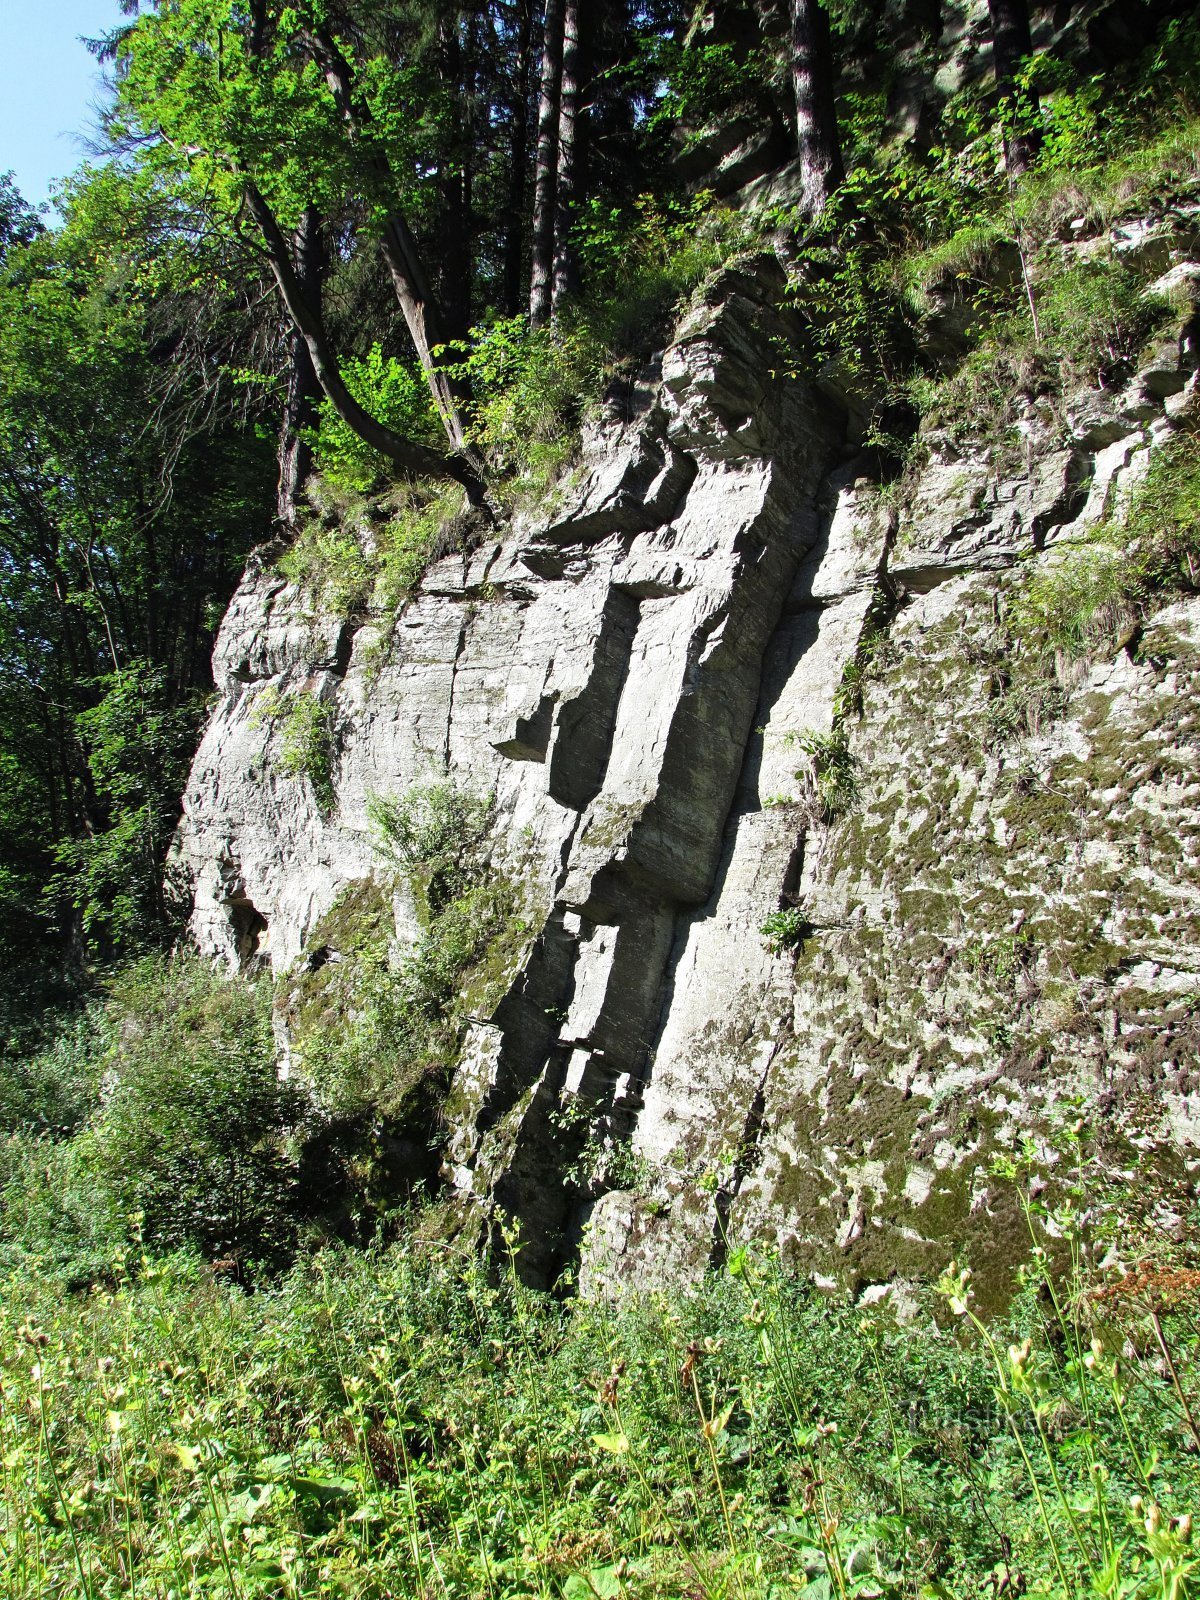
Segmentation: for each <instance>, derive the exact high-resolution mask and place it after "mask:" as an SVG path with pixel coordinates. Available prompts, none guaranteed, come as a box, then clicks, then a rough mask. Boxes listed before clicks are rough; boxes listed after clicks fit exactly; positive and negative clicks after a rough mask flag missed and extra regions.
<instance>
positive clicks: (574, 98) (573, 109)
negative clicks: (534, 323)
mask: <svg viewBox="0 0 1200 1600" xmlns="http://www.w3.org/2000/svg"><path fill="white" fill-rule="evenodd" d="M582 77H583V52H582V50H581V48H580V43H579V0H566V7H565V10H564V13H563V53H562V87H561V89H560V92H559V101H558V178H557V181H556V183H555V186H554V288H553V292H552V294H551V309H550V315H551V316H552V317H553V316H555V315H556V314H557V313H558V311H559V308H560V307H561V305H562V303H563V301H564V300H565V299H566V298H567V297H568V296H569V295H572V294H574V293H575V292H576V291H577V290H578V288H579V269H578V265H577V263H576V259H575V251H574V249H573V247H572V245H571V225H572V223H573V222H574V221H575V195H576V189H577V185H578V180H579V138H580V131H581V130H580V117H579V111H580V93H581V88H582Z"/></svg>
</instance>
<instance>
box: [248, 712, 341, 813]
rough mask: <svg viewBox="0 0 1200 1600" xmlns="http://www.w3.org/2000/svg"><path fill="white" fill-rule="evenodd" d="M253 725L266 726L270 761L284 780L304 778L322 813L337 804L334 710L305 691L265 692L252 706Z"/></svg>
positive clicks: (328, 811)
mask: <svg viewBox="0 0 1200 1600" xmlns="http://www.w3.org/2000/svg"><path fill="white" fill-rule="evenodd" d="M253 717H254V725H255V726H262V725H264V724H265V725H266V726H267V727H268V729H269V738H270V740H271V741H272V743H273V745H274V747H275V749H274V755H273V760H274V763H275V766H276V767H277V769H278V770H279V771H280V772H282V773H283V775H284V776H285V777H287V778H306V779H307V780H308V782H309V784H310V785H311V787H312V792H313V796H314V798H315V799H316V802H317V804H318V806H319V807H320V808H321V811H322V812H323V813H324V814H325V815H328V814H329V813H330V812H331V811H333V809H334V808H335V806H336V805H337V785H336V784H335V782H334V769H335V764H336V760H337V736H336V733H335V730H334V708H333V706H332V705H331V704H330V703H329V702H328V701H327V700H322V699H321V698H320V697H319V696H318V695H316V694H313V693H311V692H310V691H309V690H306V689H297V690H294V691H283V692H281V691H280V690H278V689H276V688H274V687H270V688H267V689H264V690H263V691H262V693H261V694H260V695H259V696H258V698H257V700H256V701H255V704H254V713H253Z"/></svg>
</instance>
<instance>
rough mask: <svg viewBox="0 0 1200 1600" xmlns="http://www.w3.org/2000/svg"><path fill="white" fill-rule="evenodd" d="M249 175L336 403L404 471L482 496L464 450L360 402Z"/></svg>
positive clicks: (273, 251)
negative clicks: (456, 452) (443, 448)
mask: <svg viewBox="0 0 1200 1600" xmlns="http://www.w3.org/2000/svg"><path fill="white" fill-rule="evenodd" d="M244 181H245V189H246V204H247V206H248V208H249V210H250V215H251V216H252V217H253V218H254V220H255V222H256V223H257V224H258V228H259V231H260V232H261V234H262V237H263V243H264V244H265V246H266V250H267V259H268V261H269V262H270V265H271V271H272V273H273V274H274V277H275V282H276V284H277V285H278V288H279V293H280V297H281V298H282V300H283V303H284V306H285V307H286V309H287V313H288V316H289V317H291V319H292V322H293V323H294V325H295V327H296V331H297V332H298V333H299V334H301V336H302V337H303V339H304V342H305V344H306V345H307V346H308V353H309V356H310V358H311V360H312V365H313V371H314V372H315V373H316V376H317V381H318V383H319V384H320V385H321V388H322V389H323V390H324V392H325V396H326V398H327V399H328V401H329V403H330V405H332V407H333V409H334V410H335V411H336V412H337V414H338V416H339V417H341V419H342V421H343V422H344V423H345V424H346V425H347V427H350V428H353V429H354V431H355V433H357V434H358V436H359V438H360V439H362V440H363V441H364V443H366V444H369V445H370V446H371V448H372V449H373V450H378V451H379V453H380V455H383V456H386V457H387V459H388V460H389V461H390V462H391V463H392V465H393V466H395V467H396V468H397V469H398V470H399V471H401V472H411V473H414V474H415V475H417V476H419V477H430V478H452V479H453V480H454V481H455V482H456V483H461V484H462V486H463V488H464V489H465V490H466V491H467V493H468V495H469V496H470V497H471V499H472V501H473V502H474V503H476V504H479V503H481V502H482V496H483V489H482V484H481V483H480V480H479V475H478V474H477V473H476V472H475V470H474V469H473V467H472V466H471V464H470V462H468V461H466V460H464V459H463V458H462V457H461V456H446V455H443V454H442V453H441V452H440V451H438V450H431V449H430V448H429V446H428V445H423V444H417V443H415V442H414V441H413V440H411V439H405V438H402V437H401V435H400V434H398V433H393V432H392V430H391V429H390V428H389V427H386V426H385V425H384V424H383V423H382V422H380V421H379V419H378V418H377V417H373V416H372V415H371V413H370V412H369V411H367V410H366V409H365V408H364V407H363V406H361V405H359V403H358V401H357V400H356V399H355V398H354V396H353V395H352V394H351V393H350V391H349V389H347V387H346V384H345V382H344V380H343V378H342V374H341V370H340V368H339V367H338V363H337V358H336V356H335V355H334V354H333V351H332V349H331V348H330V345H329V340H328V338H327V336H326V333H325V327H324V324H323V322H322V320H321V317H320V314H319V312H318V310H317V308H316V307H315V306H313V305H312V304H311V302H310V301H309V300H308V298H307V296H306V295H305V293H304V290H303V288H302V287H301V284H300V280H299V278H298V277H297V275H296V270H295V268H294V267H293V265H292V255H291V251H290V250H289V249H288V245H287V240H286V239H285V238H284V236H283V230H282V229H281V228H280V226H279V222H278V219H277V218H276V216H275V213H274V212H273V211H272V210H271V207H270V206H269V205H268V204H267V201H266V200H265V199H264V198H263V196H262V194H261V193H260V192H259V190H258V189H257V188H256V187H255V186H254V184H253V183H251V182H250V181H249V180H248V179H247V180H244Z"/></svg>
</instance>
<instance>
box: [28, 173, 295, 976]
mask: <svg viewBox="0 0 1200 1600" xmlns="http://www.w3.org/2000/svg"><path fill="white" fill-rule="evenodd" d="M63 204H64V205H65V211H66V216H65V221H64V223H63V224H62V226H61V227H59V228H58V229H57V230H55V231H43V230H38V229H35V228H24V229H23V230H22V232H23V235H24V242H21V239H20V238H18V239H15V240H14V241H13V242H10V243H9V245H8V247H7V249H6V250H5V252H4V256H3V260H2V262H0V578H2V603H0V748H2V749H3V752H4V754H3V759H2V760H0V858H2V860H3V863H4V868H3V871H2V872H0V947H3V948H4V949H5V952H6V958H7V959H8V960H9V961H11V962H16V961H26V960H28V959H29V957H30V955H31V954H32V953H33V952H35V951H36V950H37V949H38V948H39V945H41V946H42V947H43V948H45V949H48V950H55V951H56V952H57V953H59V954H61V953H62V952H63V951H64V950H65V949H66V948H68V947H69V946H70V945H71V944H72V943H73V942H75V940H76V937H77V935H78V933H79V932H80V931H81V930H83V931H85V932H86V933H87V936H88V939H89V942H90V943H92V944H93V946H95V947H96V948H100V949H107V950H110V951H111V950H113V949H114V948H117V947H120V946H124V947H125V948H129V947H130V946H131V945H133V946H136V945H137V944H139V943H144V942H147V941H153V940H154V939H156V938H159V937H163V936H166V935H167V934H169V932H170V928H171V923H170V909H169V907H168V906H167V905H166V902H165V900H164V898H163V894H162V882H161V874H162V863H163V856H164V854H165V851H166V848H167V844H168V842H169V839H170V836H171V832H172V830H173V828H174V824H175V819H176V817H177V814H178V804H179V792H180V788H181V784H182V780H183V775H184V773H185V771H186V766H187V762H188V760H189V758H190V754H191V750H192V747H193V741H194V736H195V727H196V717H197V715H198V712H199V710H200V692H201V691H203V690H204V689H206V688H208V687H209V685H210V684H211V676H210V667H209V660H210V655H211V649H212V632H211V630H212V625H213V622H214V618H215V615H216V614H219V610H220V607H221V606H222V605H223V604H224V603H225V601H226V600H227V598H228V595H229V594H230V592H231V590H232V588H233V584H234V583H235V581H236V578H237V576H238V573H239V572H240V570H241V566H242V563H243V560H244V557H245V553H246V551H247V548H248V546H249V543H250V540H251V538H252V536H253V532H254V529H255V528H256V526H258V527H261V526H262V524H263V521H264V520H265V519H266V517H267V516H268V506H267V496H266V495H265V494H264V488H265V485H266V484H267V483H268V482H269V479H270V475H271V472H270V465H271V464H270V449H269V446H268V445H266V444H265V442H263V441H261V440H260V439H259V438H258V436H257V434H256V431H255V428H254V423H255V421H256V412H255V401H254V400H253V399H252V398H248V391H247V390H246V389H245V388H243V387H239V386H238V385H237V384H235V383H233V382H232V381H231V380H230V378H229V377H228V376H227V375H225V374H227V373H228V371H229V370H230V369H231V368H236V367H239V366H243V365H245V364H246V363H247V362H248V361H249V360H251V359H252V358H253V357H252V351H253V347H254V342H255V340H256V338H257V337H258V329H257V327H256V323H255V320H254V317H253V314H252V310H251V307H252V303H253V301H254V300H255V299H256V298H258V295H259V287H258V284H257V282H256V281H255V280H254V278H253V276H252V277H251V279H250V281H249V282H248V283H247V281H246V277H245V273H244V271H242V270H240V266H239V264H238V263H235V262H233V261H231V260H224V261H223V260H222V259H221V258H219V257H218V256H216V255H213V254H210V253H209V249H208V246H207V244H206V243H205V242H204V241H203V240H198V238H197V236H196V234H195V231H194V229H193V227H192V223H193V220H194V219H193V218H191V217H190V215H189V214H188V213H187V212H186V211H185V210H182V209H181V208H180V207H179V206H178V205H177V204H176V202H175V201H173V200H172V199H171V198H170V197H169V196H168V195H167V194H165V193H164V191H163V190H162V189H161V187H159V186H157V185H156V184H155V183H154V182H153V180H152V179H150V178H149V177H148V176H147V175H146V174H145V173H137V172H130V171H128V170H125V169H123V168H122V167H120V166H119V165H110V166H107V167H105V168H102V169H100V170H98V171H96V172H93V173H86V172H85V173H84V174H83V175H82V176H80V177H79V178H77V179H76V180H74V181H73V182H72V183H71V184H70V185H69V187H68V189H67V191H66V194H65V197H64V200H63ZM197 273H199V274H200V275H201V277H202V279H203V283H202V285H198V284H197V281H196V274H197Z"/></svg>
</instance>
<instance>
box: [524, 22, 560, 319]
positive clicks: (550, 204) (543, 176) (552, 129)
mask: <svg viewBox="0 0 1200 1600" xmlns="http://www.w3.org/2000/svg"><path fill="white" fill-rule="evenodd" d="M563 24H564V0H546V12H545V19H544V22H543V26H542V78H541V94H540V97H539V100H538V135H537V155H536V161H535V167H534V184H533V258H532V268H531V272H530V283H529V321H530V324H531V326H532V327H534V328H540V327H541V326H542V325H543V323H545V322H546V321H548V320H549V317H550V306H551V298H552V293H553V283H554V237H555V222H556V217H557V189H558V132H559V99H560V94H561V91H562V71H563Z"/></svg>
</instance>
